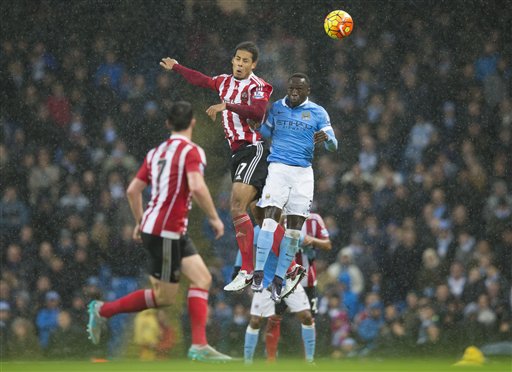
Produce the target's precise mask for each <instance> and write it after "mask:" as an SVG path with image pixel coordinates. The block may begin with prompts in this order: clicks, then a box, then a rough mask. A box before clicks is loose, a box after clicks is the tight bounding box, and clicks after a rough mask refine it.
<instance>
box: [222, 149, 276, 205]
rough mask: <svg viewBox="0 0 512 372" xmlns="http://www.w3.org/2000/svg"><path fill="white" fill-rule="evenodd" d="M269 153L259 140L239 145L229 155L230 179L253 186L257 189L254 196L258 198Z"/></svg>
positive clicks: (264, 176) (264, 177) (265, 173)
mask: <svg viewBox="0 0 512 372" xmlns="http://www.w3.org/2000/svg"><path fill="white" fill-rule="evenodd" d="M269 153H270V152H269V150H268V148H267V146H265V145H264V144H263V143H261V142H258V143H255V144H253V145H244V146H242V147H240V149H239V150H238V151H236V152H235V153H233V154H232V155H231V181H232V182H233V183H235V182H242V183H245V184H248V185H251V186H254V187H255V188H256V190H258V194H257V196H256V197H257V198H259V197H260V196H261V192H262V190H263V186H264V185H265V180H266V179H267V174H268V162H267V157H268V155H269Z"/></svg>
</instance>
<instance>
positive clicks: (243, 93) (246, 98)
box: [240, 92, 249, 102]
mask: <svg viewBox="0 0 512 372" xmlns="http://www.w3.org/2000/svg"><path fill="white" fill-rule="evenodd" d="M240 100H241V101H242V102H247V101H248V100H249V96H248V94H247V92H242V94H241V95H240Z"/></svg>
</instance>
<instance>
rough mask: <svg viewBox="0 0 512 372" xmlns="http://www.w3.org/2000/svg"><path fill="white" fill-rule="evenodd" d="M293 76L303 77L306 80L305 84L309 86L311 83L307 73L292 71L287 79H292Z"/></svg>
mask: <svg viewBox="0 0 512 372" xmlns="http://www.w3.org/2000/svg"><path fill="white" fill-rule="evenodd" d="M293 78H299V79H304V80H305V81H306V84H307V85H308V86H309V85H311V83H310V81H309V77H308V75H306V74H303V73H302V72H296V73H294V74H293V75H292V76H290V78H289V79H288V81H290V80H292V79H293Z"/></svg>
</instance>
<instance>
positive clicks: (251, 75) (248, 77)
mask: <svg viewBox="0 0 512 372" xmlns="http://www.w3.org/2000/svg"><path fill="white" fill-rule="evenodd" d="M231 76H233V79H234V80H236V81H240V82H242V81H247V80H250V79H251V78H252V77H253V76H255V75H254V72H251V74H250V75H249V76H247V77H246V78H245V79H237V78H236V77H235V75H233V74H231Z"/></svg>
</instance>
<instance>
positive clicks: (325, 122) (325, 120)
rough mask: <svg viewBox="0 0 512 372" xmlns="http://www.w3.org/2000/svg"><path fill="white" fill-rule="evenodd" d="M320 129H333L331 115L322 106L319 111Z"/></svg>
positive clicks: (318, 123)
mask: <svg viewBox="0 0 512 372" xmlns="http://www.w3.org/2000/svg"><path fill="white" fill-rule="evenodd" d="M317 125H318V130H323V131H325V132H327V131H328V130H329V129H331V130H332V126H331V118H330V117H329V114H328V113H327V111H325V109H324V108H320V109H319V111H318V122H317Z"/></svg>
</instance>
